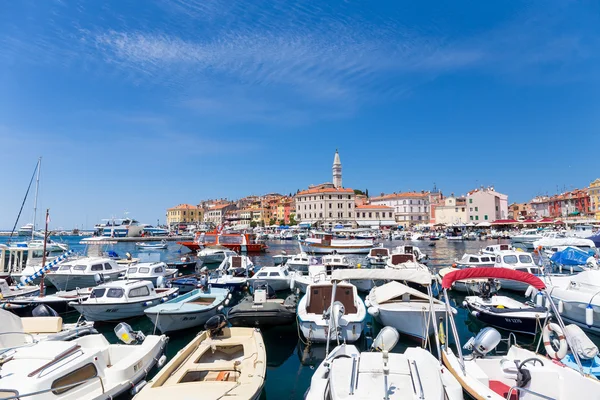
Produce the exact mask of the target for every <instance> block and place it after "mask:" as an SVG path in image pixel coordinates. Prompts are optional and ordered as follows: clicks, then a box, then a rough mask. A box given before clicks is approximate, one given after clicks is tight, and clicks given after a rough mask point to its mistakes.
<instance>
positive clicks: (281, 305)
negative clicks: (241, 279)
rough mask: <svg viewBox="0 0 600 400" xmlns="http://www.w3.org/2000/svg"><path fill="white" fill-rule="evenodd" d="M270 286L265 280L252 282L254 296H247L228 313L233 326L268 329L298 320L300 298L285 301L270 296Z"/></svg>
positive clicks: (294, 296)
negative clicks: (297, 310) (268, 327)
mask: <svg viewBox="0 0 600 400" xmlns="http://www.w3.org/2000/svg"><path fill="white" fill-rule="evenodd" d="M269 287H270V285H269V284H268V283H267V281H264V280H255V281H253V282H252V294H249V295H247V296H246V297H244V299H242V301H240V302H239V303H238V304H237V305H235V306H234V307H232V308H231V309H230V310H229V312H228V313H227V320H229V322H230V323H231V325H233V326H248V327H266V326H277V325H289V324H293V323H294V321H295V320H296V306H297V305H298V296H297V295H296V294H291V295H289V296H288V297H287V298H286V299H285V300H284V299H278V298H277V297H275V293H272V295H271V296H269Z"/></svg>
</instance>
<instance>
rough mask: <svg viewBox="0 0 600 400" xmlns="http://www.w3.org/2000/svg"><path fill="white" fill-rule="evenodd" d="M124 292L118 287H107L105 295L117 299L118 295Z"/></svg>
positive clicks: (121, 295)
mask: <svg viewBox="0 0 600 400" xmlns="http://www.w3.org/2000/svg"><path fill="white" fill-rule="evenodd" d="M124 293H125V292H124V291H123V289H119V288H112V289H108V293H107V294H106V297H110V298H113V299H118V298H120V297H123V294H124Z"/></svg>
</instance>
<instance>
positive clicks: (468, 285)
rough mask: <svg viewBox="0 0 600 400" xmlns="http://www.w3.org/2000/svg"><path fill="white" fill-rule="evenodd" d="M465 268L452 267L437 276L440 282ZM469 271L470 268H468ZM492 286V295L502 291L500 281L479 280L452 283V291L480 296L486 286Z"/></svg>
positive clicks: (471, 279) (463, 280)
mask: <svg viewBox="0 0 600 400" xmlns="http://www.w3.org/2000/svg"><path fill="white" fill-rule="evenodd" d="M462 269H464V268H457V266H456V265H452V266H450V267H446V268H442V269H440V270H439V271H438V273H437V276H438V278H439V280H442V279H444V277H445V276H446V275H448V274H450V273H452V272H454V271H460V270H462ZM467 269H468V268H467ZM488 284H489V286H490V291H491V293H496V292H497V291H498V290H500V287H501V285H500V281H498V280H489V279H478V278H467V279H460V280H456V281H454V282H453V283H452V289H453V290H456V291H457V292H463V293H467V294H475V295H477V294H480V293H481V291H482V289H483V288H484V285H488Z"/></svg>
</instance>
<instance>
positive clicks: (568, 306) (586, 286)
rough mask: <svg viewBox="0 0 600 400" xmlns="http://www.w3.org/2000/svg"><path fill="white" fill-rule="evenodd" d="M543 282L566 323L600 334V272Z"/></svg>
mask: <svg viewBox="0 0 600 400" xmlns="http://www.w3.org/2000/svg"><path fill="white" fill-rule="evenodd" d="M543 280H544V281H545V282H546V286H547V287H548V292H549V294H550V297H551V298H552V301H553V302H554V303H555V304H556V306H557V308H558V310H559V312H560V315H561V317H562V318H563V319H564V320H565V321H567V322H570V323H574V324H577V325H579V326H580V327H582V328H583V329H587V330H589V331H592V332H596V333H600V296H598V293H600V270H589V271H583V272H580V273H578V274H575V275H571V276H566V275H563V276H560V275H558V276H549V277H544V278H543Z"/></svg>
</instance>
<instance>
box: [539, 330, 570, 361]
mask: <svg viewBox="0 0 600 400" xmlns="http://www.w3.org/2000/svg"><path fill="white" fill-rule="evenodd" d="M550 332H554V333H555V334H556V335H557V336H558V340H559V341H560V347H559V349H558V351H555V350H554V348H553V347H552V343H550ZM542 336H543V338H544V347H545V348H546V353H548V356H549V357H550V358H554V359H556V360H562V359H563V358H565V356H566V355H567V350H568V346H567V340H566V339H565V335H564V333H563V331H562V329H561V328H560V326H558V325H557V324H555V323H550V324H547V325H546V326H545V327H544V331H543V332H542Z"/></svg>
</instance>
